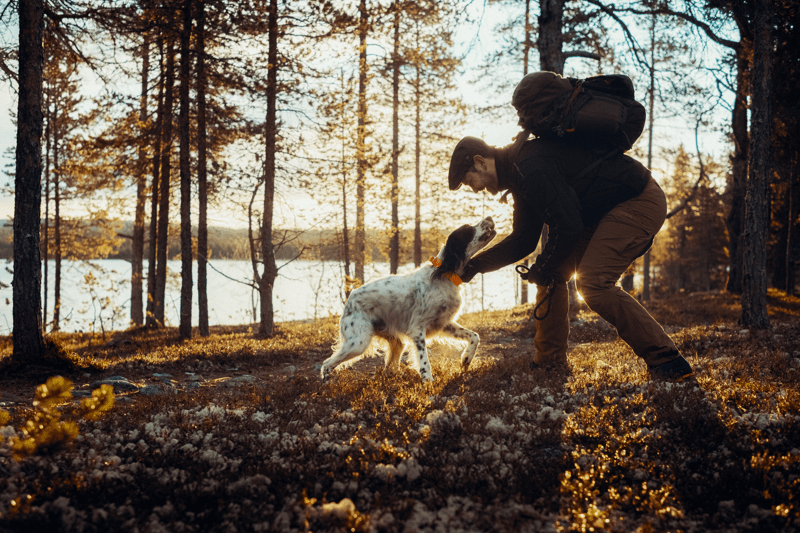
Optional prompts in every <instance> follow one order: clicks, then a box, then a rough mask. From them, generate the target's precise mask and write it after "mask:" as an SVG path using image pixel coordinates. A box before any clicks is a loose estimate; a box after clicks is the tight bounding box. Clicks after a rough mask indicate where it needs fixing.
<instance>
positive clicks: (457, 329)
mask: <svg viewBox="0 0 800 533" xmlns="http://www.w3.org/2000/svg"><path fill="white" fill-rule="evenodd" d="M443 331H444V332H445V333H447V334H448V335H450V336H452V337H454V338H456V339H463V340H465V341H468V342H469V344H467V347H466V348H464V351H463V352H461V369H462V370H466V369H467V368H469V364H470V363H471V362H472V359H474V358H475V352H476V351H477V350H478V344H480V342H481V337H480V335H478V334H477V333H475V332H474V331H472V330H469V329H467V328H465V327H464V326H462V325H461V324H458V323H457V322H451V323H449V324H448V325H446V326H445V327H444V329H443Z"/></svg>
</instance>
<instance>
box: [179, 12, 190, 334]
mask: <svg viewBox="0 0 800 533" xmlns="http://www.w3.org/2000/svg"><path fill="white" fill-rule="evenodd" d="M192 1H193V0H183V9H182V14H183V25H182V28H181V72H180V94H179V100H180V109H179V111H178V134H179V136H180V140H179V144H180V146H179V154H178V159H179V167H180V169H179V172H180V181H181V311H180V313H181V318H180V323H179V325H178V333H179V334H180V337H181V339H191V338H192V284H193V282H192V217H191V213H192V210H191V207H192V203H191V202H192V175H191V171H190V168H189V151H190V150H191V146H189V104H190V102H189V83H190V80H191V57H192V54H191V51H190V50H189V46H190V40H191V36H192Z"/></svg>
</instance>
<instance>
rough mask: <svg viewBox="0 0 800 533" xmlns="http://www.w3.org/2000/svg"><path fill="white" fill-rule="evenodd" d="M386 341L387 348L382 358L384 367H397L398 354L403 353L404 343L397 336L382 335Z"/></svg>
mask: <svg viewBox="0 0 800 533" xmlns="http://www.w3.org/2000/svg"><path fill="white" fill-rule="evenodd" d="M384 338H385V339H386V342H387V343H389V350H388V351H387V352H386V358H385V359H384V368H386V369H387V370H389V369H390V368H397V363H398V362H399V361H400V356H401V355H403V349H404V348H405V343H404V342H403V341H402V340H400V339H398V338H397V337H384Z"/></svg>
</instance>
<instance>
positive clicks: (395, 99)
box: [389, 2, 400, 274]
mask: <svg viewBox="0 0 800 533" xmlns="http://www.w3.org/2000/svg"><path fill="white" fill-rule="evenodd" d="M399 158H400V7H399V6H398V4H397V2H395V3H394V50H393V51H392V188H391V196H392V199H391V203H392V227H391V237H390V240H389V271H390V273H392V274H397V268H398V266H399V263H400V218H399V215H398V202H399V200H400V198H399V196H400V187H399V185H398V174H399V161H398V160H399Z"/></svg>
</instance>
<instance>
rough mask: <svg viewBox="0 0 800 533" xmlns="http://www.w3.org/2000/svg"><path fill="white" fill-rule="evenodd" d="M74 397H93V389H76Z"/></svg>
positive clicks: (73, 392) (73, 393)
mask: <svg viewBox="0 0 800 533" xmlns="http://www.w3.org/2000/svg"><path fill="white" fill-rule="evenodd" d="M72 397H73V398H91V397H92V391H88V390H82V389H74V390H73V391H72Z"/></svg>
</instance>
